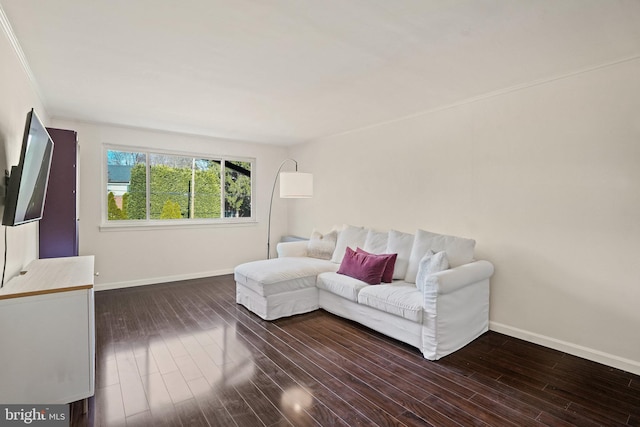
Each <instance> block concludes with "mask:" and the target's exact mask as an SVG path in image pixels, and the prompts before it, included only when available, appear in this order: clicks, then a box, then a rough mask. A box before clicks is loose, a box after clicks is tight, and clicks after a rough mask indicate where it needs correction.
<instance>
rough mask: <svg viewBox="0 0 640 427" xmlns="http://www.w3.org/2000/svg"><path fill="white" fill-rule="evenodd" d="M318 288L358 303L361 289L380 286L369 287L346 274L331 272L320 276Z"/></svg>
mask: <svg viewBox="0 0 640 427" xmlns="http://www.w3.org/2000/svg"><path fill="white" fill-rule="evenodd" d="M317 286H318V289H323V290H325V291H327V292H331V293H332V294H335V295H338V296H341V297H342V298H346V299H348V300H350V301H353V302H358V292H360V289H362V288H366V287H368V286H378V285H367V284H366V283H365V282H363V281H362V280H358V279H354V278H353V277H350V276H345V275H344V274H338V273H333V272H330V273H322V274H320V275H319V276H318V282H317Z"/></svg>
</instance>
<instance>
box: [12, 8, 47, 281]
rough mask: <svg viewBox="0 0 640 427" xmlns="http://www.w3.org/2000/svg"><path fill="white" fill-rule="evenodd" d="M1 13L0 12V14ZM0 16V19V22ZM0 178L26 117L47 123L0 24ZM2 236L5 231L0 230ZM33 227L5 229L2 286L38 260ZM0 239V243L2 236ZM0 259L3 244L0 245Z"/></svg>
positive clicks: (17, 145) (16, 152) (14, 156)
mask: <svg viewBox="0 0 640 427" xmlns="http://www.w3.org/2000/svg"><path fill="white" fill-rule="evenodd" d="M1 13H2V10H1V9H0V14H1ZM1 18H2V16H0V19H1ZM0 24H2V25H0V176H2V177H3V176H4V171H5V170H9V171H10V170H11V166H15V165H17V164H18V161H19V160H20V147H21V146H22V135H23V132H24V124H25V120H26V118H27V113H28V112H29V110H31V108H35V110H36V112H37V113H38V116H39V117H40V119H41V120H42V121H43V122H44V123H45V124H46V123H47V121H48V116H47V112H46V111H45V109H44V107H43V105H42V102H41V100H40V98H39V97H38V93H37V92H36V90H35V89H34V86H33V84H32V82H31V80H30V79H29V77H28V74H27V72H26V71H25V68H24V67H23V66H22V63H21V62H20V59H19V57H18V55H17V54H16V50H15V49H14V47H13V46H12V44H11V40H10V38H9V36H8V35H7V34H8V32H7V30H6V27H4V25H6V22H0ZM4 187H5V186H4V178H2V181H1V183H0V194H2V196H4V192H5V188H4ZM2 209H4V198H3V197H0V215H1V213H2ZM1 228H2V232H3V233H4V232H5V229H4V228H5V227H1ZM37 230H38V226H37V223H31V224H24V225H20V226H17V227H8V228H7V230H6V233H7V247H8V249H7V269H6V275H5V283H6V282H7V281H8V280H9V279H11V278H12V277H14V276H15V275H17V274H18V272H19V271H20V270H22V269H23V268H24V267H25V266H26V265H27V264H28V263H29V262H31V261H32V260H34V259H35V258H37V256H38V238H37V236H38V235H37V232H38V231H37ZM0 239H3V240H4V236H1V237H0ZM0 254H2V256H4V244H0ZM0 268H1V267H0Z"/></svg>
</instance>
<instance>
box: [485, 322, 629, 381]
mask: <svg viewBox="0 0 640 427" xmlns="http://www.w3.org/2000/svg"><path fill="white" fill-rule="evenodd" d="M489 329H490V330H492V331H495V332H499V333H501V334H505V335H508V336H510V337H514V338H520V339H523V340H525V341H529V342H532V343H534V344H539V345H542V346H544V347H549V348H552V349H554V350H559V351H562V352H565V353H569V354H572V355H574V356H578V357H582V358H583V359H587V360H591V361H594V362H598V363H602V364H604V365H607V366H611V367H613V368H617V369H621V370H623V371H626V372H631V373H633V374H636V375H640V362H638V361H635V360H630V359H625V358H624V357H619V356H615V355H613V354H609V353H605V352H602V351H599V350H594V349H592V348H588V347H583V346H580V345H577V344H573V343H570V342H566V341H562V340H559V339H556V338H551V337H547V336H545V335H540V334H536V333H534V332H529V331H525V330H523V329H518V328H514V327H512V326H508V325H504V324H502V323H497V322H489Z"/></svg>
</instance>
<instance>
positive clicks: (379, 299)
mask: <svg viewBox="0 0 640 427" xmlns="http://www.w3.org/2000/svg"><path fill="white" fill-rule="evenodd" d="M358 303H360V304H362V305H367V306H369V307H372V308H376V309H378V310H382V311H384V312H386V313H390V314H395V315H396V316H400V317H403V318H405V319H407V320H411V321H413V322H417V323H422V312H423V298H422V292H421V291H420V290H418V288H416V286H415V285H414V284H412V283H406V282H403V281H396V282H393V283H391V284H382V285H376V286H367V287H365V288H363V289H361V290H360V292H358Z"/></svg>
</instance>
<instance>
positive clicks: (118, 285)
mask: <svg viewBox="0 0 640 427" xmlns="http://www.w3.org/2000/svg"><path fill="white" fill-rule="evenodd" d="M232 273H233V269H225V270H216V271H203V272H200V273H190V274H178V275H175V276H163V277H151V278H148V279H139V280H129V281H126V282H112V283H100V284H98V285H95V286H94V287H93V288H94V289H95V290H96V291H107V290H110V289H122V288H132V287H134V286H146V285H156V284H159V283H167V282H177V281H180V280H190V279H201V278H203V277H213V276H222V275H225V274H232Z"/></svg>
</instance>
